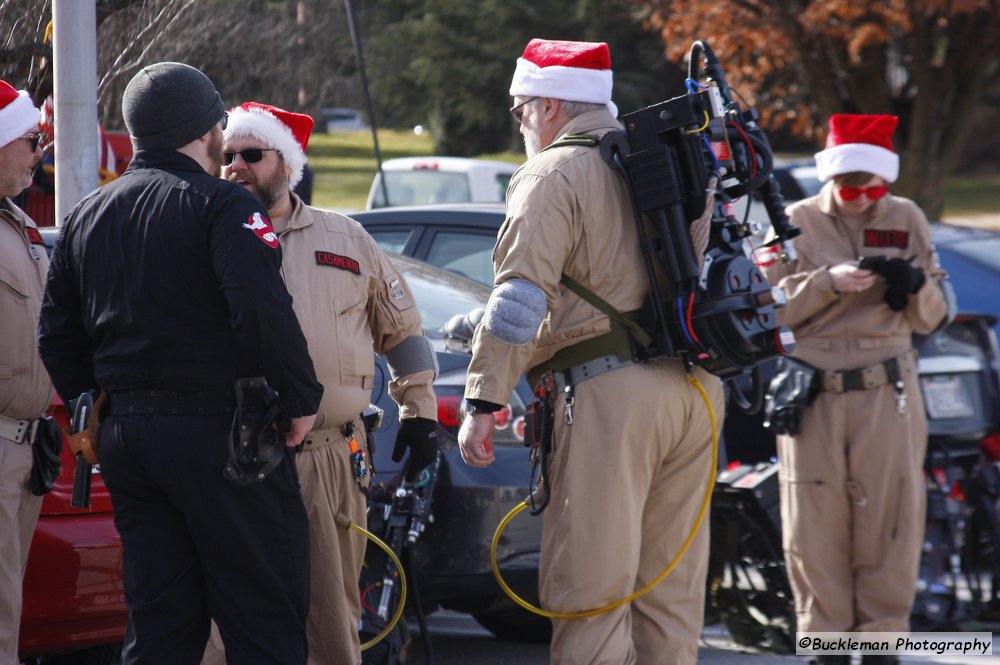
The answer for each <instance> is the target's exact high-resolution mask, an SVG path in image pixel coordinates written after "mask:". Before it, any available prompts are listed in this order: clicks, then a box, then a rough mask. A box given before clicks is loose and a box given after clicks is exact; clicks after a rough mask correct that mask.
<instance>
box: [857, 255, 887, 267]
mask: <svg viewBox="0 0 1000 665" xmlns="http://www.w3.org/2000/svg"><path fill="white" fill-rule="evenodd" d="M885 261H886V258H885V255H884V254H875V255H873V256H863V257H861V260H860V261H859V262H858V267H859V268H861V269H862V270H874V269H875V267H876V266H877V265H878V264H880V263H884V262H885Z"/></svg>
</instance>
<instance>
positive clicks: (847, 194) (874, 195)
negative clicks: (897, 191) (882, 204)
mask: <svg viewBox="0 0 1000 665" xmlns="http://www.w3.org/2000/svg"><path fill="white" fill-rule="evenodd" d="M838 191H839V192H840V198H842V199H844V200H845V201H853V200H854V199H857V198H861V195H862V194H864V195H865V196H867V197H868V198H869V200H871V201H878V200H879V199H880V198H882V197H883V196H885V195H886V194H888V193H889V186H888V185H874V186H872V187H840V188H839V189H838Z"/></svg>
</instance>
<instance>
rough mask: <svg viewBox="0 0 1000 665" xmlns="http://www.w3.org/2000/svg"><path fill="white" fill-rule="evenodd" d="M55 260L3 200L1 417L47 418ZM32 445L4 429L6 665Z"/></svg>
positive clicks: (0, 574) (0, 519)
mask: <svg viewBox="0 0 1000 665" xmlns="http://www.w3.org/2000/svg"><path fill="white" fill-rule="evenodd" d="M48 268H49V259H48V256H46V254H45V245H44V244H43V243H42V239H41V236H39V235H38V231H37V229H36V228H35V223H34V222H32V221H31V219H29V218H28V216H27V215H25V214H24V213H23V212H22V211H21V210H20V209H19V208H18V207H17V206H15V205H14V204H13V203H12V202H11V201H10V199H0V326H2V327H3V334H2V335H0V415H3V416H5V417H7V418H12V419H15V420H31V419H35V418H39V417H41V416H42V415H43V414H44V413H45V409H46V408H48V406H49V403H50V402H51V401H52V396H53V391H52V384H51V383H50V382H49V375H48V373H47V372H46V371H45V367H43V366H42V361H41V358H39V356H38V345H37V343H36V341H35V329H36V327H37V325H38V312H39V310H40V309H41V306H42V292H43V289H44V283H45V273H46V271H47V270H48ZM31 463H32V457H31V446H30V445H27V444H18V443H16V442H14V441H12V440H10V439H7V438H5V437H3V436H2V435H0V534H2V535H0V665H17V663H19V662H20V660H19V659H18V657H17V635H18V630H19V627H20V621H21V582H22V579H23V577H24V568H25V564H26V563H27V560H28V548H29V547H30V545H31V536H32V534H33V533H34V531H35V524H36V522H37V521H38V513H39V511H40V510H41V507H42V498H41V497H38V496H34V495H33V494H32V493H31V492H30V491H29V490H28V485H27V483H28V475H29V473H30V471H31Z"/></svg>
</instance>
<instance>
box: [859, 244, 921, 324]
mask: <svg viewBox="0 0 1000 665" xmlns="http://www.w3.org/2000/svg"><path fill="white" fill-rule="evenodd" d="M911 261H913V257H910V258H909V259H900V258H894V259H886V260H885V261H881V262H879V263H877V264H876V265H874V266H873V267H872V270H874V271H875V272H877V273H878V274H880V275H882V277H884V278H885V282H886V284H887V287H886V290H885V296H884V300H885V304H887V305H888V306H889V309H891V310H892V311H894V312H901V311H903V310H904V309H906V303H907V301H908V300H909V296H910V295H911V294H914V293H916V292H917V291H919V290H920V287H922V286H923V285H924V283H925V282H926V281H927V277H926V276H924V271H923V270H921V269H920V268H917V267H916V266H914V265H912V264H911V263H910V262H911Z"/></svg>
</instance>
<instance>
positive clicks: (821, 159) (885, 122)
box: [816, 113, 899, 182]
mask: <svg viewBox="0 0 1000 665" xmlns="http://www.w3.org/2000/svg"><path fill="white" fill-rule="evenodd" d="M898 124H899V118H897V117H896V116H894V115H861V114H857V113H836V114H834V115H832V116H830V133H829V134H828V135H827V137H826V149H825V150H822V151H820V152H817V153H816V171H817V175H818V176H819V179H820V180H823V181H827V180H829V179H830V178H832V177H834V176H836V175H840V174H842V173H853V172H855V171H861V172H863V173H873V174H875V175H877V176H879V177H881V178H884V179H885V181H886V182H895V181H896V178H897V177H899V155H897V154H896V153H895V152H894V151H893V149H892V133H893V132H894V131H896V125H898Z"/></svg>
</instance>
